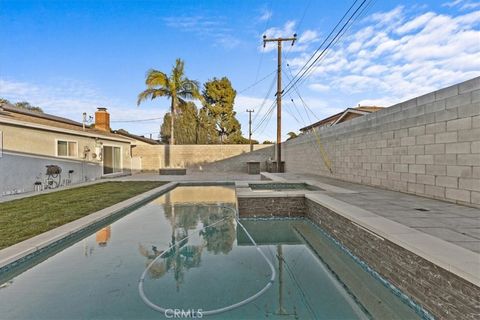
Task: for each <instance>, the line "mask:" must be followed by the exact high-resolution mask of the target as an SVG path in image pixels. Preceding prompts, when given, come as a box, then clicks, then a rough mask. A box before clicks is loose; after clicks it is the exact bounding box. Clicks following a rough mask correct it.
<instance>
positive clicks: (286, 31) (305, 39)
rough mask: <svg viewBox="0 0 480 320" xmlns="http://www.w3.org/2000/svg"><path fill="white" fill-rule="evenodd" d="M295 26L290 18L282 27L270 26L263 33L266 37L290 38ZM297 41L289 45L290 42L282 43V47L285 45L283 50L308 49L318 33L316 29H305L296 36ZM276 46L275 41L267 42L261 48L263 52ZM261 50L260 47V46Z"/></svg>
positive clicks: (301, 50) (294, 22)
mask: <svg viewBox="0 0 480 320" xmlns="http://www.w3.org/2000/svg"><path fill="white" fill-rule="evenodd" d="M295 27H296V21H293V20H290V21H287V22H286V23H285V24H284V25H283V27H280V28H278V27H272V28H269V29H267V30H265V32H264V33H263V34H264V35H265V36H267V38H280V37H284V38H286V37H289V38H292V37H293V35H294V34H296V32H295ZM297 39H298V40H297V41H296V42H295V44H294V45H293V46H291V43H289V42H285V43H284V44H283V46H284V47H286V49H285V50H288V52H303V51H306V50H307V49H309V47H310V45H311V44H313V43H315V42H317V41H318V39H319V35H318V33H317V31H315V30H305V31H304V32H303V33H302V34H300V35H298V36H297ZM276 48H277V43H276V42H267V43H266V46H265V48H263V50H264V51H265V52H269V51H273V50H275V49H276ZM260 50H262V48H260Z"/></svg>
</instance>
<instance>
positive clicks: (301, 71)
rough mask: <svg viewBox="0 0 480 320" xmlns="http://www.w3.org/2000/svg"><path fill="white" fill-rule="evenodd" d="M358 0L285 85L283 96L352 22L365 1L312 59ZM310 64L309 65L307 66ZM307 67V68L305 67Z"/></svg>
mask: <svg viewBox="0 0 480 320" xmlns="http://www.w3.org/2000/svg"><path fill="white" fill-rule="evenodd" d="M357 1H358V0H355V1H354V3H353V4H352V6H350V8H349V9H348V10H347V12H346V13H345V14H344V15H343V17H342V19H340V21H339V22H338V23H337V25H336V26H335V27H334V28H333V30H332V31H331V32H330V34H329V35H328V36H327V37H326V38H325V40H324V41H323V42H322V44H321V45H320V46H319V47H318V48H317V50H315V52H314V53H313V55H312V56H311V57H310V58H309V59H308V61H307V62H306V63H305V64H304V66H302V68H301V69H300V70H299V71H298V72H297V74H296V75H295V76H294V78H293V79H292V81H291V82H290V83H289V84H287V86H286V89H285V90H284V93H283V94H286V93H287V92H289V91H290V90H291V89H292V87H293V85H295V84H297V83H298V81H299V80H300V79H302V77H304V76H305V73H306V72H308V70H310V69H311V68H312V67H313V65H315V63H316V62H317V61H318V60H319V59H320V58H321V57H322V55H323V54H324V53H325V52H326V51H327V50H328V49H329V48H330V46H331V45H332V43H333V42H334V41H335V40H336V39H337V38H338V37H339V35H340V34H341V33H342V31H343V30H344V29H345V28H346V27H347V25H348V24H349V23H350V21H351V20H352V18H353V17H354V16H355V15H356V14H357V12H358V11H359V10H360V8H362V7H363V5H364V4H365V2H366V1H367V0H363V1H362V3H361V4H360V5H359V6H358V7H357V8H356V10H355V11H354V12H353V13H352V15H350V17H349V18H348V19H347V21H346V22H345V23H344V24H343V26H342V27H341V28H340V30H338V31H337V33H336V34H335V36H334V37H333V39H331V40H330V42H329V43H328V45H327V46H326V47H325V48H324V49H323V50H322V51H321V52H320V54H319V55H318V56H317V57H316V58H315V59H314V57H315V55H316V54H317V53H318V52H319V51H320V49H321V48H322V46H323V45H324V44H325V43H326V42H327V40H328V39H329V38H330V36H331V35H332V34H333V33H334V32H335V30H336V29H337V27H338V26H339V25H340V23H341V22H342V21H343V20H344V18H345V16H346V15H347V14H348V13H349V12H350V11H351V9H352V8H353V7H354V5H355V4H356V3H357ZM312 59H314V60H313V62H311V63H310V61H311V60H312ZM309 63H310V65H308V64H309ZM307 65H308V66H307Z"/></svg>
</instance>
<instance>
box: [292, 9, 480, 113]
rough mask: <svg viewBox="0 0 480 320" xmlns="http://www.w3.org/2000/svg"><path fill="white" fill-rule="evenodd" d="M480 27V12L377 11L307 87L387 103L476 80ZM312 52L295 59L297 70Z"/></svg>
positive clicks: (320, 66) (332, 52)
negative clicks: (336, 91) (471, 79)
mask: <svg viewBox="0 0 480 320" xmlns="http://www.w3.org/2000/svg"><path fill="white" fill-rule="evenodd" d="M390 20H392V21H393V27H392V26H388V25H387V22H388V21H390ZM479 24H480V11H473V12H468V13H463V14H460V15H454V14H439V13H435V12H420V13H417V14H413V15H411V14H410V15H407V13H405V12H404V10H403V8H402V7H397V8H395V9H393V10H390V11H388V12H380V13H374V14H372V15H371V16H369V17H366V18H365V19H364V20H363V25H362V26H361V27H360V28H359V29H357V30H354V33H353V34H351V35H347V36H346V37H345V38H344V39H343V42H342V43H339V44H338V45H337V46H336V47H334V48H332V49H331V50H330V51H329V53H328V55H327V56H325V57H323V58H321V59H320V60H319V62H320V63H319V64H317V65H316V66H315V67H314V68H313V69H312V70H313V72H312V75H311V76H310V77H309V79H308V81H307V82H306V83H307V85H308V87H309V88H310V89H312V90H315V88H316V85H317V84H319V85H320V87H317V88H321V86H322V85H324V84H328V86H329V87H330V89H331V91H334V90H339V93H342V92H343V93H344V94H345V95H346V96H352V95H363V96H370V98H369V99H368V100H370V101H373V102H375V101H377V100H378V102H381V104H382V105H385V104H386V103H393V102H395V101H400V100H403V99H407V98H411V97H414V96H416V95H419V94H424V93H427V92H429V91H433V90H436V89H439V88H442V87H445V86H448V85H451V84H454V83H457V82H461V81H464V80H467V79H470V78H473V77H475V76H478V75H479V74H480V41H479V40H478V39H480V28H479ZM311 54H312V52H308V51H306V52H302V53H301V54H299V55H296V56H294V57H292V58H291V59H290V61H289V62H290V65H291V66H292V68H293V69H294V72H295V71H297V70H299V69H300V68H301V67H302V66H303V65H304V64H305V63H306V61H307V60H308V59H309V57H310V55H311ZM317 91H318V90H317ZM385 97H390V98H388V99H387V98H385ZM359 100H362V99H359ZM363 100H365V101H366V100H367V99H363Z"/></svg>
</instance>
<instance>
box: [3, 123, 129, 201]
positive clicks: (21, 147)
mask: <svg viewBox="0 0 480 320" xmlns="http://www.w3.org/2000/svg"><path fill="white" fill-rule="evenodd" d="M0 132H1V137H2V146H3V148H2V150H1V151H2V152H1V154H0V196H2V195H8V194H12V193H22V192H28V191H33V190H34V186H33V184H34V182H35V181H36V180H40V181H43V180H44V179H45V172H46V168H45V166H46V165H52V164H55V165H58V166H60V167H61V168H62V171H63V172H62V180H63V178H67V177H68V171H69V170H74V173H73V174H72V176H71V180H72V183H79V182H84V181H90V180H95V179H99V178H101V177H102V165H103V163H102V161H100V160H98V158H93V157H92V154H93V153H94V152H95V144H96V141H95V138H94V137H84V136H80V135H74V134H68V133H60V132H52V131H47V130H38V129H32V128H27V127H22V126H16V125H10V124H0ZM57 139H58V140H68V141H76V142H77V147H78V154H77V156H76V157H69V158H62V157H57V156H56V152H57V151H56V145H57ZM98 141H99V142H101V143H103V144H104V145H108V146H117V147H121V150H122V151H121V152H122V166H123V173H124V174H129V173H130V170H131V165H132V163H131V156H130V144H129V143H126V142H121V141H112V140H108V139H98ZM84 147H88V148H90V150H91V151H90V152H89V153H88V154H87V157H86V158H85V157H84V153H83V150H84ZM37 177H38V179H37Z"/></svg>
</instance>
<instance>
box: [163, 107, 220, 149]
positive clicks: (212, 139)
mask: <svg viewBox="0 0 480 320" xmlns="http://www.w3.org/2000/svg"><path fill="white" fill-rule="evenodd" d="M170 117H171V115H170V113H166V114H165V116H164V118H163V123H162V126H161V129H160V135H161V139H162V141H163V142H168V140H169V138H170V134H171V121H170V120H171V118H170ZM175 118H176V120H175V124H174V126H175V131H174V135H175V137H176V143H177V144H209V143H216V142H217V140H216V138H217V134H216V131H215V127H214V123H213V121H211V119H210V118H208V116H207V115H206V112H205V111H204V110H203V109H200V110H198V109H197V107H196V106H195V104H194V103H192V102H188V103H187V104H185V105H180V106H179V107H178V114H177V116H176V117H175Z"/></svg>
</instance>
